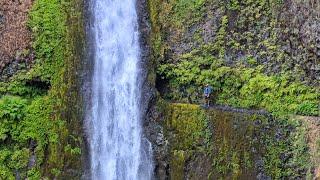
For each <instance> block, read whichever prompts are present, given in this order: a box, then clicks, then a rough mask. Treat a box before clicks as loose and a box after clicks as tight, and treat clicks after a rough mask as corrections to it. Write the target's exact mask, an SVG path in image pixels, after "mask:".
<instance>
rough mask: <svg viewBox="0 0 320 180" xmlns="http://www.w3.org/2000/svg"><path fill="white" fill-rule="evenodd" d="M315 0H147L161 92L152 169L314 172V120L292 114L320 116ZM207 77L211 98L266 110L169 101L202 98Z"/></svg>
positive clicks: (260, 174)
mask: <svg viewBox="0 0 320 180" xmlns="http://www.w3.org/2000/svg"><path fill="white" fill-rule="evenodd" d="M319 7H320V5H319V3H317V2H316V1H313V0H310V1H303V2H302V1H295V0H292V1H289V0H284V1H278V0H271V1H265V0H259V1H251V0H245V1H238V0H231V1H215V0H213V1H212V0H210V1H209V0H195V1H183V0H178V1H173V0H172V1H171V0H169V1H158V0H149V1H148V8H149V14H150V22H151V34H150V43H151V54H150V61H151V66H150V68H149V70H150V69H151V70H150V74H151V75H149V77H150V79H149V81H150V82H151V83H150V84H151V85H153V84H155V87H156V90H157V91H158V92H159V93H158V94H157V95H156V96H152V97H153V98H151V101H150V102H151V103H150V104H149V107H148V115H147V120H146V123H145V127H146V128H145V131H146V134H147V136H148V137H149V139H150V141H151V142H152V143H153V145H154V156H155V164H156V170H155V171H156V175H157V178H159V179H199V178H201V179H217V178H236V179H248V177H250V178H253V179H270V178H272V179H281V178H289V177H290V178H298V179H299V178H306V177H316V176H318V175H317V171H318V170H317V163H315V160H314V158H315V159H317V160H319V156H318V155H315V154H318V153H319V150H320V145H319V146H317V148H314V144H313V143H312V144H313V145H310V142H314V141H311V140H310V139H308V138H307V137H310V135H309V134H310V132H312V130H310V128H311V129H313V130H314V129H317V130H315V131H316V132H319V131H320V130H319V127H318V126H316V127H315V126H310V122H309V123H306V121H302V120H301V119H299V118H297V117H296V116H295V115H294V114H302V115H311V116H314V117H312V119H314V120H315V121H316V122H318V121H319V109H318V105H319V98H320V96H319V91H318V87H319V81H318V80H319V73H320V71H319V70H320V69H319V59H320V56H319V53H320V49H319V46H320V44H319V43H320V42H319V40H318V39H319V37H320V36H319V26H318V25H316V24H319ZM293 14H294V16H293ZM153 68H154V69H155V70H154V71H153ZM276 79H277V80H276ZM204 83H210V84H211V85H212V86H213V87H214V94H213V98H212V101H213V102H215V103H217V104H220V105H223V104H228V105H231V106H235V107H245V108H251V109H266V110H267V111H269V113H270V114H269V115H268V113H266V114H265V113H263V114H260V113H258V112H255V113H252V111H247V110H240V109H234V108H230V107H227V108H222V109H223V110H221V106H216V107H214V108H213V109H211V110H203V109H201V108H199V107H198V106H195V105H191V104H171V103H170V102H186V103H201V92H202V85H203V84H204ZM296 88H298V89H299V88H305V90H302V91H301V90H297V89H296ZM249 89H250V90H249ZM272 91H274V92H272ZM285 91H287V92H289V91H290V92H291V93H285ZM151 92H153V91H151ZM294 92H298V93H294ZM247 97H248V98H247ZM303 97H308V98H306V99H304V98H303ZM289 99H290V100H289ZM297 99H300V100H299V102H298V101H297V102H295V100H297ZM287 100H289V101H290V102H289V101H287ZM307 104H308V105H307ZM311 104H312V105H311ZM302 107H303V108H302ZM312 107H313V108H312ZM311 109H312V110H311ZM238 111H241V112H238ZM312 122H313V123H314V121H312ZM311 124H312V123H311ZM316 124H317V123H316ZM316 139H319V138H316ZM316 141H319V140H316ZM309 149H311V150H309ZM314 149H317V150H314ZM314 151H317V153H314ZM305 164H308V165H307V166H306V165H305Z"/></svg>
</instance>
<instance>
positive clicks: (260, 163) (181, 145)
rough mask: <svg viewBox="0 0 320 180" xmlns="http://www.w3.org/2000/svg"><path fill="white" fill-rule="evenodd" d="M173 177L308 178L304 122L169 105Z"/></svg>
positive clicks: (309, 168)
mask: <svg viewBox="0 0 320 180" xmlns="http://www.w3.org/2000/svg"><path fill="white" fill-rule="evenodd" d="M159 110H162V111H164V112H163V113H165V120H164V122H163V126H164V136H165V137H164V139H166V140H167V141H168V147H169V153H168V154H167V156H168V159H169V161H168V162H169V167H168V169H169V170H168V172H167V174H168V176H169V177H171V179H199V178H201V179H225V178H228V179H241V178H253V179H256V178H267V177H271V178H273V179H279V178H280V179H281V178H288V177H297V178H304V177H307V176H308V175H310V176H312V173H311V171H312V167H313V166H312V165H311V160H310V156H309V150H308V145H307V141H306V140H305V139H306V134H305V130H304V129H305V127H304V126H303V124H302V123H301V122H300V121H298V120H295V119H292V118H291V119H286V120H281V119H273V118H272V117H271V116H270V115H268V114H267V113H265V112H262V111H252V110H243V109H233V108H229V107H220V106H216V107H214V108H212V109H203V108H201V107H200V106H197V105H191V104H167V105H166V106H162V108H160V109H159Z"/></svg>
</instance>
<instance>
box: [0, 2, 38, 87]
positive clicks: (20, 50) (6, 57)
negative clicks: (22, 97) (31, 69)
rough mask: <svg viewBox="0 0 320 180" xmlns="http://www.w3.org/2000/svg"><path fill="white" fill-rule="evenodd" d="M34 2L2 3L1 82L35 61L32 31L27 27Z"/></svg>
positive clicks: (0, 38)
mask: <svg viewBox="0 0 320 180" xmlns="http://www.w3.org/2000/svg"><path fill="white" fill-rule="evenodd" d="M31 7H32V1H31V0H27V1H22V2H20V1H6V0H1V1H0V42H1V46H0V80H1V81H2V80H6V79H8V78H9V77H11V76H12V75H13V74H14V73H15V72H16V71H17V70H18V69H23V68H24V67H26V66H30V64H31V62H32V60H33V59H34V57H33V54H32V53H30V49H31V31H30V30H29V29H28V27H27V21H28V12H29V10H30V9H31Z"/></svg>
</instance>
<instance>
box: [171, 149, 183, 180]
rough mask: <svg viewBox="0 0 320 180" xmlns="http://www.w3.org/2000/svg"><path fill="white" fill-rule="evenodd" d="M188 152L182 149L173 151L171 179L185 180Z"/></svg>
mask: <svg viewBox="0 0 320 180" xmlns="http://www.w3.org/2000/svg"><path fill="white" fill-rule="evenodd" d="M185 156H186V153H185V152H184V151H182V150H179V151H177V150H175V151H173V155H172V158H171V162H170V164H171V171H170V177H171V179H176V180H183V179H185V178H184V168H185V161H186V157H185Z"/></svg>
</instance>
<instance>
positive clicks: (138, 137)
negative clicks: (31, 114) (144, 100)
mask: <svg viewBox="0 0 320 180" xmlns="http://www.w3.org/2000/svg"><path fill="white" fill-rule="evenodd" d="M91 1H92V2H91V3H92V4H93V7H92V11H93V12H92V14H93V16H94V17H93V19H94V22H93V27H92V31H93V32H92V33H93V34H94V41H95V42H94V44H95V48H94V49H95V50H94V51H95V52H94V54H95V55H94V57H95V58H94V59H95V60H94V62H95V65H94V73H93V79H92V108H91V110H90V115H89V116H90V118H89V119H88V121H89V123H88V124H90V125H89V130H88V131H89V133H88V135H89V143H90V158H91V172H90V174H91V179H97V180H109V179H110V180H118V179H119V180H135V179H137V180H144V179H146V180H147V179H152V162H151V155H150V151H151V150H150V149H151V145H150V143H148V142H147V141H146V140H144V139H142V125H141V122H140V121H141V114H140V108H139V107H140V105H139V104H140V93H141V92H140V81H139V80H140V79H139V78H140V76H139V73H140V71H139V60H140V54H139V53H140V47H139V32H138V23H137V13H136V5H135V3H136V2H135V0H91Z"/></svg>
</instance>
